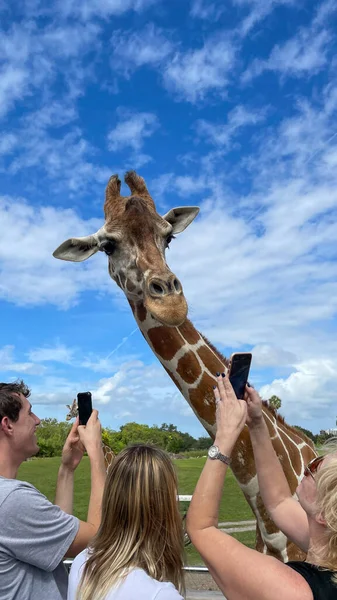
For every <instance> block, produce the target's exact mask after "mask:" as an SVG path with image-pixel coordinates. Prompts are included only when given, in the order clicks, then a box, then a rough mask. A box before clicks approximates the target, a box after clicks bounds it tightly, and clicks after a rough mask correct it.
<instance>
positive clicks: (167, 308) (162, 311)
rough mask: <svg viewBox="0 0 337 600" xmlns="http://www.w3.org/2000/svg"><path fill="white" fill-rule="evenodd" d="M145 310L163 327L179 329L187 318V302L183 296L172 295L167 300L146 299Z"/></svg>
mask: <svg viewBox="0 0 337 600" xmlns="http://www.w3.org/2000/svg"><path fill="white" fill-rule="evenodd" d="M144 304H145V308H146V309H147V310H148V311H149V313H150V314H151V315H152V317H153V318H154V319H155V320H156V321H159V322H160V323H161V324H162V325H166V326H168V327H179V325H182V324H183V323H184V321H186V318H187V312H188V307H187V302H186V299H185V297H184V296H183V295H179V296H176V295H171V296H167V297H166V298H165V299H162V298H151V297H147V298H145V302H144Z"/></svg>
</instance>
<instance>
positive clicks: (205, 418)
mask: <svg viewBox="0 0 337 600" xmlns="http://www.w3.org/2000/svg"><path fill="white" fill-rule="evenodd" d="M125 183H126V184H127V185H128V187H129V189H130V192H131V195H130V196H127V197H123V196H121V194H120V188H121V181H120V179H119V177H118V175H113V176H112V177H111V178H110V180H109V182H108V185H107V188H106V194H105V203H104V215H105V223H104V225H103V227H101V228H100V229H99V230H98V231H97V232H96V233H94V234H93V235H89V236H86V237H81V238H70V239H68V240H66V241H65V242H63V243H62V244H61V245H60V246H59V247H58V248H57V249H56V250H55V251H54V253H53V256H54V257H55V258H58V259H61V260H67V261H73V262H80V261H83V260H87V259H88V258H90V257H91V256H92V255H93V254H95V253H96V252H98V251H102V252H104V253H105V254H106V255H107V256H108V271H109V275H110V277H111V278H112V279H113V280H114V281H115V282H116V283H117V285H118V286H119V287H120V288H121V289H122V290H123V291H124V293H125V295H126V298H127V300H128V302H129V304H130V307H131V310H132V312H133V315H134V317H135V320H136V322H137V324H138V326H139V329H140V331H141V333H142V335H143V336H144V338H145V340H146V341H147V343H148V344H149V346H150V348H151V349H152V351H153V352H154V354H155V355H156V357H157V358H158V360H159V361H160V362H161V364H162V366H163V367H164V369H165V370H166V372H167V373H168V375H169V376H170V378H171V379H172V381H173V382H174V384H175V385H176V386H177V388H178V390H179V391H180V392H181V393H182V395H183V396H184V397H185V399H186V400H187V402H188V403H189V405H190V406H191V408H192V410H193V411H194V413H195V414H196V416H197V418H198V419H199V421H200V422H201V424H202V425H203V426H204V428H205V429H206V431H207V432H208V433H209V435H210V436H211V438H213V439H214V438H215V433H216V425H215V402H214V395H213V385H214V384H215V382H216V379H215V374H216V373H217V372H219V373H222V372H227V370H228V360H227V359H226V358H225V357H223V356H222V355H221V354H220V352H218V351H217V349H216V348H215V347H214V346H213V345H212V344H211V343H210V342H209V341H208V340H207V339H206V338H205V337H204V336H203V335H202V334H201V333H199V331H197V330H196V329H195V327H194V326H193V324H192V323H191V321H190V320H189V319H188V318H187V312H188V307H187V302H186V299H185V297H184V293H183V288H182V285H181V283H180V281H179V279H178V278H177V277H176V275H175V274H174V273H172V271H171V270H170V269H169V267H168V265H167V263H166V259H165V250H166V248H168V246H169V244H170V242H171V241H172V239H173V238H174V236H175V235H176V234H179V233H181V232H182V231H184V230H185V229H186V227H187V226H188V225H190V223H191V222H192V221H193V220H194V218H195V217H196V216H197V214H198V212H199V208H198V207H196V206H184V207H178V208H173V209H171V210H169V211H168V213H167V214H165V215H164V216H163V217H161V216H160V215H159V214H158V213H157V211H156V207H155V203H154V201H153V199H152V197H151V196H150V193H149V191H148V189H147V186H146V184H145V181H144V179H143V178H142V177H140V176H139V175H137V174H136V172H135V171H129V172H128V173H126V175H125ZM263 412H264V418H265V420H266V423H267V426H268V430H269V433H270V437H271V440H272V443H273V446H274V448H275V451H276V453H277V455H278V457H279V459H280V461H281V464H282V466H283V469H284V473H285V475H286V477H287V480H288V483H289V486H290V488H291V491H292V494H294V495H295V490H296V487H297V485H298V482H299V480H300V479H301V478H302V477H303V474H304V467H305V465H306V463H307V462H308V461H309V460H310V459H311V458H312V457H313V456H315V455H316V453H315V450H314V446H313V444H312V442H311V440H309V439H308V438H307V437H306V436H305V435H304V434H302V433H300V432H299V431H298V430H296V429H294V428H293V427H291V426H289V425H288V424H287V423H286V422H285V421H284V419H283V418H282V417H280V416H279V415H278V414H277V413H276V412H275V411H273V410H272V408H270V407H269V406H268V405H266V404H265V405H264V408H263ZM231 468H232V471H233V474H234V476H235V478H236V480H237V482H238V484H239V486H240V487H241V490H242V492H243V494H244V496H245V498H246V500H247V502H248V503H249V505H250V507H251V508H252V510H253V512H254V514H255V517H256V522H257V526H256V549H257V550H259V551H260V552H264V553H267V554H270V555H273V556H275V557H277V558H278V559H279V560H281V561H284V562H285V561H287V560H300V559H303V557H304V554H303V552H302V551H301V550H300V549H299V548H298V547H296V546H295V545H294V544H293V543H292V542H291V541H290V540H287V538H286V537H285V536H284V535H283V534H282V533H281V532H280V531H279V530H278V529H277V528H276V526H275V524H274V523H273V522H272V521H271V520H270V518H269V516H268V515H267V512H266V510H265V507H264V505H263V503H262V499H261V495H260V492H259V486H258V480H257V475H256V469H255V465H254V459H253V451H252V446H251V442H250V437H249V431H248V428H247V426H245V428H244V430H243V431H242V433H241V435H240V437H239V438H238V441H237V443H236V445H235V448H234V450H233V454H232V465H231Z"/></svg>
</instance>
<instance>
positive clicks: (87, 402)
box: [77, 392, 92, 425]
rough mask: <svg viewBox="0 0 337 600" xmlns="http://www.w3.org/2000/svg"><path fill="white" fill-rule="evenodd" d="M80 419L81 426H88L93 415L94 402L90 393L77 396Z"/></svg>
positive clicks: (81, 393)
mask: <svg viewBox="0 0 337 600" xmlns="http://www.w3.org/2000/svg"><path fill="white" fill-rule="evenodd" d="M77 406H78V417H79V422H80V425H86V424H87V422H88V420H89V418H90V415H91V413H92V402H91V393H90V392H80V393H79V394H77Z"/></svg>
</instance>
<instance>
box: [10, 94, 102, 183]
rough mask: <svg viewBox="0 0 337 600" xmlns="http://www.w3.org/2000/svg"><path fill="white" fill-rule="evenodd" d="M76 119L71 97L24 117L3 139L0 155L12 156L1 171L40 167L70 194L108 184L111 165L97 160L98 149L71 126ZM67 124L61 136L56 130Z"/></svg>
mask: <svg viewBox="0 0 337 600" xmlns="http://www.w3.org/2000/svg"><path fill="white" fill-rule="evenodd" d="M76 119H77V112H76V110H75V108H74V107H73V105H72V103H71V101H70V100H69V99H67V100H64V102H56V101H55V102H50V103H49V104H45V105H44V106H43V107H42V108H41V109H40V110H37V111H32V112H31V113H29V115H27V116H25V117H23V118H22V120H21V123H20V124H19V125H18V127H17V129H16V130H14V131H13V132H12V133H11V134H9V135H7V137H6V136H5V138H4V145H3V149H2V150H3V151H2V152H1V151H0V155H1V154H3V155H6V154H13V156H12V157H10V158H9V159H8V162H7V164H6V165H5V166H3V167H2V170H3V171H6V172H8V173H10V174H11V175H15V174H16V173H18V172H19V171H21V170H23V169H32V168H34V169H38V170H39V172H40V173H41V172H43V173H44V174H45V176H47V177H48V178H49V179H50V180H51V182H52V183H53V185H54V186H55V187H54V189H55V191H60V190H62V189H64V188H67V190H68V191H70V193H79V192H81V191H83V190H84V189H85V190H88V186H89V185H90V184H93V183H95V182H98V183H101V184H103V183H105V182H106V181H107V180H108V178H109V177H110V175H111V168H109V169H108V168H107V167H104V166H101V165H99V164H96V163H95V162H94V158H95V148H93V147H92V146H91V144H89V143H88V141H87V140H86V139H85V138H84V137H83V134H82V131H81V130H80V128H79V127H75V126H74V127H72V126H71V123H72V122H73V121H75V120H76ZM65 125H68V126H69V127H68V130H67V132H66V133H65V134H63V136H60V135H59V134H58V131H57V130H58V129H59V128H61V127H63V126H65ZM0 150H1V144H0ZM13 150H15V151H16V152H15V154H14V153H13Z"/></svg>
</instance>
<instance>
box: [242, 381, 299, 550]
mask: <svg viewBox="0 0 337 600" xmlns="http://www.w3.org/2000/svg"><path fill="white" fill-rule="evenodd" d="M245 399H246V402H247V411H248V416H247V425H248V427H249V433H250V439H251V442H252V446H253V451H254V460H255V466H256V471H257V477H258V482H259V489H260V493H261V497H262V500H263V503H264V505H265V507H266V509H267V511H268V513H269V515H270V517H271V519H272V520H273V521H274V523H275V524H276V525H277V527H278V528H279V529H280V530H281V531H283V533H284V534H285V535H286V536H287V537H288V538H290V539H291V540H292V541H293V542H294V543H295V544H296V545H297V546H299V547H300V548H301V549H302V550H304V551H305V552H307V551H308V546H309V525H308V519H307V515H306V513H305V511H304V510H303V508H302V507H301V505H300V504H299V503H298V501H297V500H295V498H293V497H292V495H291V491H290V488H289V485H288V481H287V479H286V477H285V475H284V472H283V469H282V466H281V463H280V461H279V459H278V458H277V455H276V453H275V450H274V448H273V445H272V442H271V439H270V435H269V431H268V428H267V425H266V423H265V420H264V417H263V412H262V401H261V398H260V396H259V394H258V393H257V392H256V391H255V390H254V388H252V387H248V386H247V392H246V396H245Z"/></svg>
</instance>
